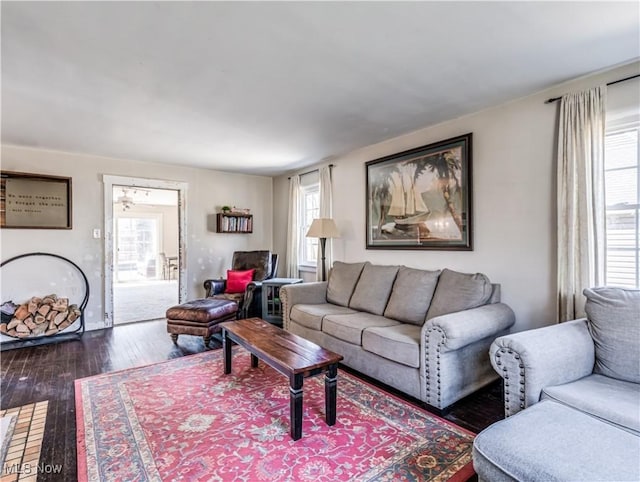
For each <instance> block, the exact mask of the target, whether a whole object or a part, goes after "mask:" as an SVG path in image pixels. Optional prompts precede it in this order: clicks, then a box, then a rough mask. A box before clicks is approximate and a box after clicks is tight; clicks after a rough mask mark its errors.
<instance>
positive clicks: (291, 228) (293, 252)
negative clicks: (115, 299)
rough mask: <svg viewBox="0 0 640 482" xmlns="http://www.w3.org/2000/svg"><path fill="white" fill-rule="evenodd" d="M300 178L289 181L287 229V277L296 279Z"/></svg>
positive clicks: (299, 217) (298, 246) (299, 220)
mask: <svg viewBox="0 0 640 482" xmlns="http://www.w3.org/2000/svg"><path fill="white" fill-rule="evenodd" d="M300 211H301V208H300V176H291V179H289V223H288V228H287V276H288V277H289V278H297V277H298V276H299V273H298V264H299V253H300V222H302V219H301V216H302V214H301V212H300Z"/></svg>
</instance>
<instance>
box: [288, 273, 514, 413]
mask: <svg viewBox="0 0 640 482" xmlns="http://www.w3.org/2000/svg"><path fill="white" fill-rule="evenodd" d="M280 298H281V301H282V303H283V311H284V313H283V325H284V328H285V329H286V330H288V331H290V332H292V333H295V334H297V335H300V336H302V337H304V338H306V339H308V340H311V341H313V342H315V343H317V344H319V345H321V346H323V347H325V348H328V349H329V350H333V351H335V352H337V353H340V354H341V355H343V356H344V361H343V363H344V364H345V365H346V366H349V367H351V368H353V369H355V370H358V371H359V372H362V373H364V374H366V375H369V376H371V377H373V378H374V379H376V380H379V381H381V382H383V383H385V384H387V385H390V386H392V387H394V388H396V389H398V390H400V391H402V392H404V393H407V394H408V395H411V396H412V397H415V398H417V399H419V400H421V401H423V402H425V403H426V404H428V405H430V406H432V407H434V408H436V409H440V410H444V409H446V408H447V407H448V406H449V405H451V404H452V403H454V402H455V401H457V400H459V399H461V398H463V397H464V396H466V395H468V394H470V393H472V392H474V391H475V390H477V389H479V388H481V387H482V386H484V385H486V384H488V383H490V382H491V381H492V380H495V379H496V378H497V375H496V374H495V372H494V371H493V370H492V369H491V365H490V363H489V358H488V356H487V351H488V349H489V345H490V344H491V342H492V341H493V340H494V339H495V338H496V336H499V335H502V334H506V333H507V332H508V330H509V328H510V327H511V326H512V325H513V324H514V322H515V316H514V314H513V311H512V310H511V308H509V307H508V306H507V305H505V304H504V303H500V286H499V285H496V284H491V282H490V281H489V279H488V278H487V277H486V276H485V275H483V274H464V273H458V272H455V271H451V270H447V269H445V270H443V271H439V270H438V271H426V270H419V269H412V268H407V267H405V266H381V265H373V264H371V263H368V262H366V263H341V262H336V263H334V266H333V269H332V270H331V272H330V274H329V279H328V281H327V282H316V283H304V284H299V285H288V286H284V287H283V288H282V289H281V290H280Z"/></svg>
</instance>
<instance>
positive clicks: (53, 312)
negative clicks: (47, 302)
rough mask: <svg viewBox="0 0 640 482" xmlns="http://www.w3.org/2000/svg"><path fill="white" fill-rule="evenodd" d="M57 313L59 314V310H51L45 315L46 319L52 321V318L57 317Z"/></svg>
mask: <svg viewBox="0 0 640 482" xmlns="http://www.w3.org/2000/svg"><path fill="white" fill-rule="evenodd" d="M57 314H58V312H57V311H55V310H51V311H50V312H49V313H47V316H45V319H46V320H47V321H51V320H53V319H54V318H55V317H56V315H57Z"/></svg>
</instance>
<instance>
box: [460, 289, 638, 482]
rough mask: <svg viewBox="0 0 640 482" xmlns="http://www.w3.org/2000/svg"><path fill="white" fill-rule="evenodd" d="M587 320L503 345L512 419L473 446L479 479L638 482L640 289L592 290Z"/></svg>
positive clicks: (497, 358) (496, 353) (499, 365)
mask: <svg viewBox="0 0 640 482" xmlns="http://www.w3.org/2000/svg"><path fill="white" fill-rule="evenodd" d="M584 294H585V296H586V298H587V303H586V314H587V318H586V319H584V318H583V319H578V320H573V321H568V322H566V323H560V324H557V325H552V326H547V327H544V328H538V329H535V330H529V331H523V332H520V333H515V334H511V335H507V336H503V337H500V338H497V339H496V340H495V341H494V342H493V344H492V345H491V349H490V357H491V363H492V365H493V367H494V368H495V370H496V371H497V372H498V373H499V374H500V376H502V378H503V379H504V397H505V415H506V416H507V417H508V418H506V419H505V420H500V421H498V422H496V423H495V424H493V425H491V426H490V427H488V428H486V429H485V430H483V431H482V432H481V433H479V434H478V435H477V436H476V438H475V440H474V442H473V465H474V469H475V471H476V473H477V474H478V480H480V481H481V482H483V481H487V482H488V481H491V482H507V481H508V482H514V481H518V482H538V481H542V480H544V481H547V480H548V481H563V480H584V481H603V480H616V481H623V480H629V481H631V480H633V481H637V480H640V290H627V289H623V288H614V287H599V288H593V289H586V290H584Z"/></svg>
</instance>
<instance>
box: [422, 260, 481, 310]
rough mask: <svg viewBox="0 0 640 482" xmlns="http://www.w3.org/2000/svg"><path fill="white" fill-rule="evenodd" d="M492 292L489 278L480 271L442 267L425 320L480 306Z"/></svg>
mask: <svg viewBox="0 0 640 482" xmlns="http://www.w3.org/2000/svg"><path fill="white" fill-rule="evenodd" d="M492 292H493V286H491V282H490V281H489V278H487V277H486V276H485V275H483V274H481V273H476V274H467V273H458V272H457V271H452V270H450V269H444V270H443V271H442V273H441V274H440V278H438V286H436V292H435V294H434V295H433V300H432V301H431V306H430V307H429V311H428V313H427V320H429V319H431V318H435V317H436V316H440V315H446V314H448V313H455V312H457V311H463V310H469V309H471V308H476V307H478V306H482V305H484V304H486V303H487V301H489V299H490V298H491V293H492Z"/></svg>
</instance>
